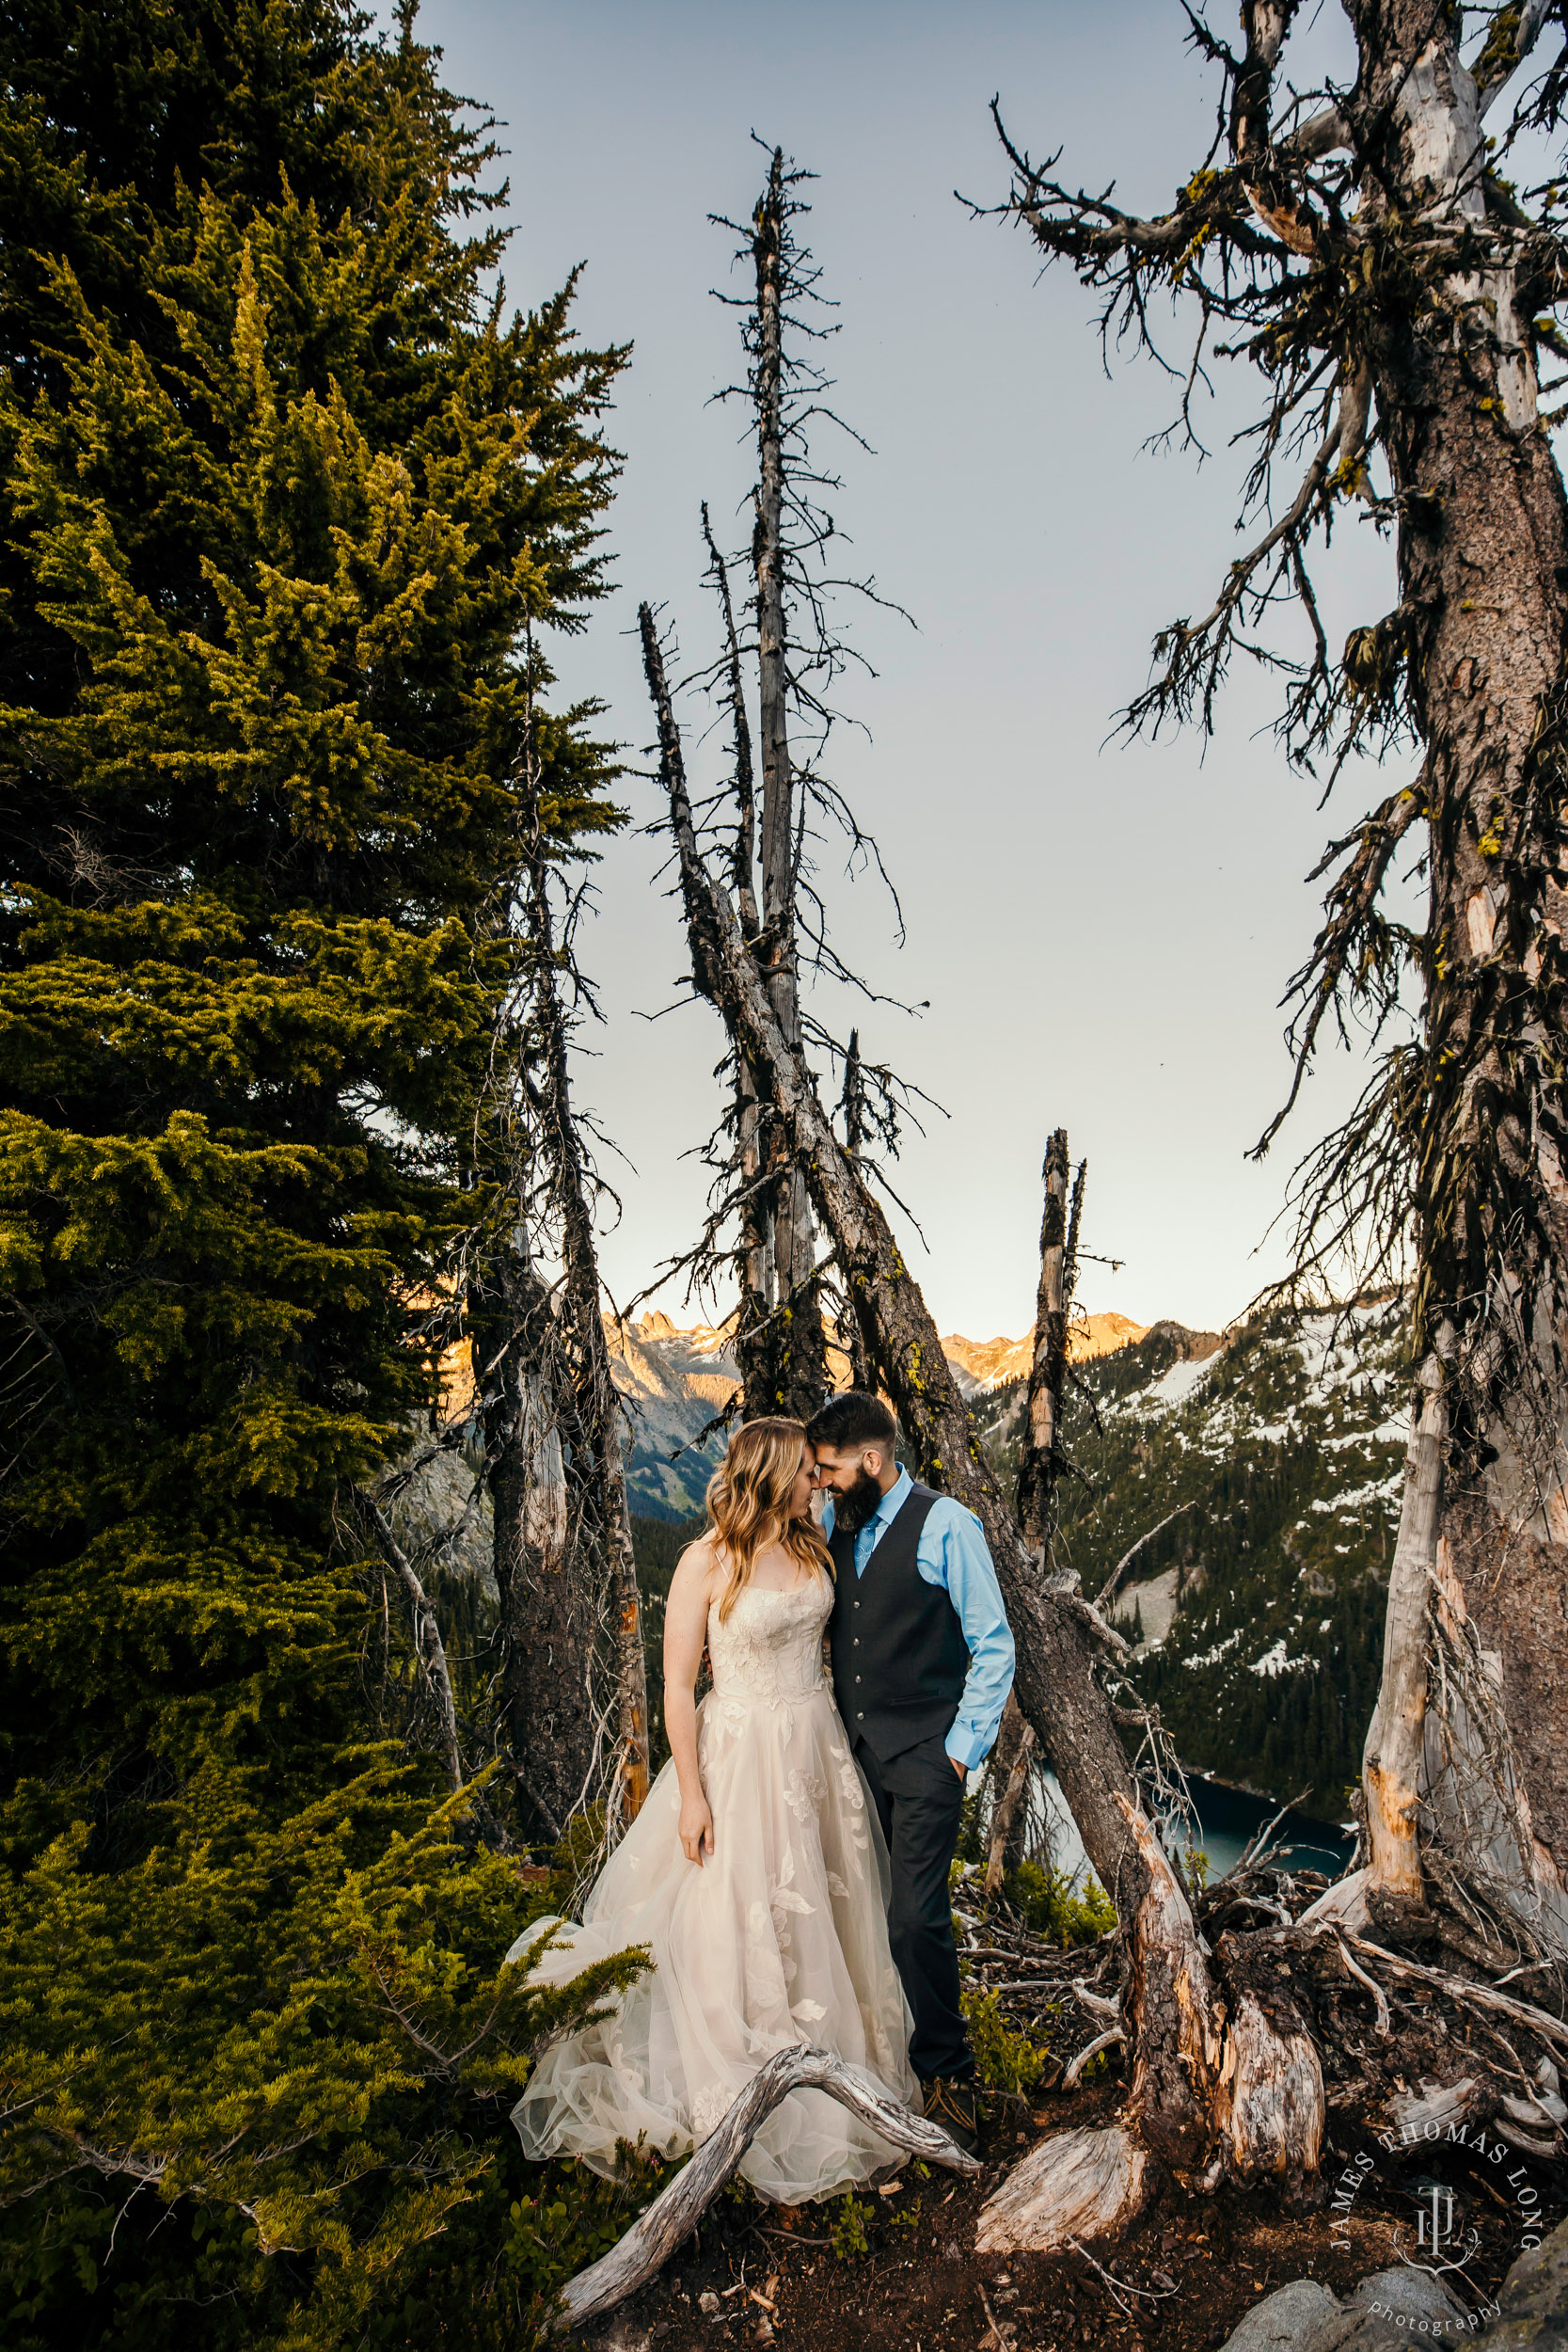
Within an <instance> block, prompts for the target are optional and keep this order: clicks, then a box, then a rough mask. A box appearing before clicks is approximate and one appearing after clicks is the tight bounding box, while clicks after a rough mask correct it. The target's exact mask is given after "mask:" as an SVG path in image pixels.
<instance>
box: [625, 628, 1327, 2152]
mask: <svg viewBox="0 0 1568 2352" xmlns="http://www.w3.org/2000/svg"><path fill="white" fill-rule="evenodd" d="M641 629H642V646H643V660H644V665H645V668H646V671H647V676H648V684H649V691H650V692H651V694H652V696H653V702H654V708H655V712H656V715H657V723H658V734H659V753H660V774H661V779H662V781H663V784H664V786H665V789H666V791H667V793H668V796H669V805H670V821H671V831H672V834H673V839H674V844H675V849H676V854H677V858H678V862H679V867H680V876H681V890H682V896H683V900H684V904H685V911H686V919H687V932H688V938H689V944H690V949H691V958H692V971H693V977H694V980H695V983H696V986H697V988H698V990H699V991H700V993H702V994H704V995H705V996H706V997H707V998H708V999H709V1001H710V1002H711V1003H712V1004H714V1005H715V1006H716V1007H717V1008H718V1009H719V1011H720V1012H721V1015H722V1017H723V1020H724V1022H725V1025H726V1026H727V1028H728V1029H729V1032H730V1035H731V1037H732V1039H733V1040H734V1041H735V1042H736V1044H738V1045H742V1046H743V1047H744V1050H745V1051H746V1052H747V1053H748V1054H749V1056H750V1057H751V1059H752V1066H753V1068H754V1069H756V1070H757V1072H758V1073H759V1076H760V1075H761V1074H762V1073H766V1074H767V1080H768V1089H769V1094H770V1099H771V1104H772V1109H773V1114H774V1116H775V1118H776V1119H777V1120H778V1121H779V1123H780V1125H781V1128H782V1129H783V1130H784V1133H785V1134H786V1135H787V1136H788V1137H789V1138H790V1141H791V1144H792V1147H793V1149H794V1151H795V1152H796V1153H797V1155H798V1156H799V1159H800V1163H801V1165H802V1166H803V1167H804V1168H805V1169H806V1170H807V1172H808V1176H809V1181H810V1184H811V1188H812V1197H813V1200H814V1202H815V1204H816V1210H817V1213H818V1215H819V1216H821V1218H822V1221H823V1224H824V1226H825V1227H826V1229H827V1231H828V1232H829V1234H830V1235H831V1237H832V1244H833V1248H834V1251H835V1254H836V1256H837V1259H838V1263H839V1266H840V1268H841V1269H842V1271H843V1274H844V1277H845V1279H846V1281H847V1283H848V1284H849V1286H850V1291H851V1295H852V1297H853V1299H854V1302H855V1310H856V1313H857V1315H858V1317H859V1320H860V1323H861V1327H862V1330H863V1333H864V1337H865V1343H866V1348H867V1352H868V1354H869V1355H870V1357H871V1359H872V1360H873V1361H874V1362H875V1363H876V1364H877V1365H878V1366H879V1369H880V1371H881V1373H882V1375H883V1377H884V1379H885V1381H886V1384H887V1389H888V1393H889V1395H890V1396H891V1398H892V1401H893V1405H894V1408H895V1412H896V1413H897V1416H898V1420H899V1422H900V1424H901V1426H902V1429H903V1431H904V1435H905V1437H906V1438H907V1440H908V1442H909V1444H910V1446H911V1451H912V1452H913V1454H914V1455H915V1457H916V1460H917V1463H918V1465H919V1468H920V1471H921V1475H922V1476H923V1477H924V1478H926V1479H927V1480H929V1481H930V1483H931V1484H932V1485H934V1486H938V1487H940V1488H942V1489H943V1490H944V1491H946V1492H947V1493H949V1494H952V1495H954V1496H956V1497H957V1498H958V1501H959V1502H963V1503H965V1504H966V1505H967V1506H968V1508H969V1509H970V1510H972V1511H973V1512H974V1515H975V1517H976V1518H978V1520H979V1521H980V1525H981V1528H982V1530H983V1531H984V1534H985V1537H986V1541H987V1544H988V1546H989V1548H990V1554H991V1557H992V1559H993V1561H994V1562H995V1564H996V1569H997V1575H998V1579H999V1581H1000V1583H1001V1586H1002V1592H1003V1597H1004V1598H1005V1600H1006V1607H1007V1613H1008V1617H1009V1619H1010V1621H1011V1624H1012V1628H1013V1633H1014V1637H1015V1641H1016V1644H1017V1649H1018V1676H1017V1683H1016V1686H1015V1687H1016V1688H1017V1690H1018V1692H1019V1698H1020V1703H1021V1706H1022V1711H1023V1715H1024V1718H1025V1720H1026V1721H1027V1722H1028V1723H1029V1724H1032V1726H1033V1728H1034V1731H1035V1736H1036V1738H1037V1740H1038V1741H1039V1744H1040V1747H1041V1749H1042V1751H1043V1753H1044V1755H1045V1756H1046V1758H1047V1760H1048V1761H1049V1762H1050V1764H1051V1766H1052V1768H1053V1771H1054V1772H1055V1774H1056V1777H1057V1780H1058V1782H1059V1783H1060V1785H1061V1788H1062V1792H1063V1795H1064V1796H1065V1798H1066V1800H1067V1803H1068V1804H1069V1807H1070V1809H1071V1811H1072V1815H1073V1818H1074V1820H1075V1821H1076V1822H1077V1824H1078V1828H1079V1832H1080V1835H1081V1836H1082V1837H1083V1840H1084V1846H1085V1851H1086V1853H1087V1854H1088V1857H1089V1860H1090V1862H1091V1864H1092V1865H1093V1867H1094V1868H1095V1870H1096V1872H1097V1873H1098V1875H1099V1877H1100V1880H1101V1884H1102V1885H1103V1886H1104V1887H1105V1889H1106V1892H1107V1893H1108V1894H1109V1896H1110V1897H1111V1899H1112V1901H1113V1902H1114V1903H1115V1904H1116V1906H1117V1913H1118V1915H1119V1916H1120V1917H1121V1919H1122V1920H1123V1922H1124V1923H1129V1924H1130V1928H1131V1942H1132V1949H1133V1954H1134V1973H1135V1976H1136V1978H1137V1982H1138V1994H1137V2002H1136V2022H1137V2025H1138V2027H1139V2043H1140V2047H1139V2065H1140V2069H1141V2073H1140V2076H1139V2082H1140V2086H1141V2105H1140V2110H1139V2120H1140V2128H1141V2129H1142V2132H1143V2135H1144V2137H1145V2139H1146V2141H1147V2143H1148V2146H1149V2147H1150V2149H1151V2150H1152V2151H1153V2153H1156V2154H1157V2155H1160V2156H1161V2157H1162V2158H1163V2159H1164V2160H1165V2161H1167V2162H1169V2163H1172V2164H1175V2165H1179V2166H1181V2167H1183V2168H1192V2167H1194V2166H1196V2165H1199V2164H1202V2163H1205V2162H1207V2161H1208V2159H1209V2156H1210V2153H1211V2151H1212V2144H1213V2139H1214V2134H1215V2130H1216V2119H1215V2112H1214V2107H1215V2088H1216V2086H1215V2078H1214V2069H1215V2066H1216V2065H1217V2063H1218V2058H1219V2056H1220V2047H1219V2042H1218V2036H1217V2031H1216V2030H1215V2028H1214V2026H1213V2025H1212V2002H1213V1995H1212V1988H1211V1986H1210V1983H1209V1979H1208V1975H1207V1972H1206V1968H1205V1964H1204V1960H1203V1955H1202V1948H1201V1946H1200V1943H1199V1940H1198V1935H1197V1930H1196V1923H1195V1921H1194V1919H1193V1915H1192V1912H1191V1909H1190V1907H1189V1906H1188V1904H1187V1900H1186V1898H1185V1896H1184V1894H1183V1893H1182V1892H1181V1889H1180V1884H1179V1883H1177V1881H1176V1879H1175V1875H1174V1873H1173V1872H1172V1870H1171V1868H1170V1866H1169V1864H1168V1863H1167V1862H1166V1861H1165V1860H1164V1854H1163V1851H1161V1848H1160V1843H1159V1839H1158V1836H1157V1835H1156V1833H1155V1830H1154V1828H1153V1826H1152V1825H1151V1823H1150V1822H1149V1821H1148V1818H1147V1816H1146V1815H1145V1813H1144V1811H1143V1808H1142V1803H1141V1799H1140V1796H1139V1791H1138V1785H1137V1781H1136V1778H1135V1775H1134V1774H1133V1772H1132V1766H1131V1764H1130V1762H1129V1760H1128V1757H1127V1754H1126V1751H1125V1749H1124V1748H1123V1746H1122V1744H1121V1740H1120V1739H1119V1737H1118V1734H1117V1726H1116V1722H1115V1719H1114V1716H1113V1714H1112V1710H1111V1706H1110V1701H1109V1699H1108V1698H1107V1696H1106V1693H1105V1692H1104V1691H1103V1690H1102V1688H1101V1685H1100V1683H1099V1682H1098V1681H1097V1680H1096V1678H1095V1675H1094V1670H1093V1658H1094V1651H1093V1647H1092V1645H1093V1644H1095V1643H1096V1642H1097V1641H1100V1640H1110V1641H1112V1642H1114V1640H1115V1637H1114V1636H1111V1635H1109V1634H1108V1631H1107V1629H1105V1628H1104V1627H1103V1626H1101V1623H1100V1621H1099V1619H1098V1618H1097V1617H1096V1616H1095V1614H1094V1613H1093V1611H1092V1610H1091V1609H1090V1608H1089V1607H1088V1606H1087V1604H1086V1603H1085V1602H1084V1601H1083V1600H1081V1599H1080V1598H1079V1597H1077V1595H1076V1594H1075V1593H1073V1592H1070V1591H1068V1590H1065V1589H1063V1588H1062V1584H1061V1581H1060V1580H1056V1581H1048V1580H1047V1578H1046V1576H1045V1575H1044V1573H1043V1571H1042V1567H1041V1564H1040V1563H1039V1561H1038V1559H1037V1556H1036V1554H1035V1553H1034V1552H1033V1551H1032V1550H1031V1549H1030V1548H1029V1547H1028V1546H1027V1545H1026V1544H1025V1543H1024V1541H1023V1539H1022V1534H1021V1533H1020V1530H1019V1527H1018V1524H1017V1522H1016V1520H1015V1519H1014V1518H1013V1516H1012V1514H1011V1512H1010V1511H1009V1510H1008V1509H1007V1506H1006V1502H1005V1501H1004V1499H1003V1496H1002V1493H1001V1490H1000V1488H999V1487H998V1486H997V1483H996V1480H995V1478H994V1477H993V1476H992V1474H991V1472H990V1469H989V1468H988V1467H987V1464H986V1462H985V1459H984V1457H983V1455H982V1454H981V1452H980V1449H979V1446H978V1444H977V1442H976V1440H975V1438H974V1431H973V1428H972V1426H971V1423H970V1419H969V1414H968V1411H967V1408H966V1407H965V1405H964V1403H963V1399H962V1398H961V1396H960V1395H959V1393H958V1388H957V1386H956V1384H955V1382H954V1379H953V1375H952V1373H951V1371H950V1369H949V1367H948V1364H947V1360H946V1358H945V1357H944V1355H943V1354H942V1343H941V1341H940V1339H939V1337H938V1334H937V1329H936V1326H935V1325H934V1324H933V1323H932V1321H931V1318H930V1315H929V1313H928V1312H927V1308H926V1303H925V1300H924V1299H923V1297H922V1296H921V1294H920V1290H919V1286H918V1284H917V1283H916V1282H915V1281H914V1279H913V1278H912V1276H911V1274H910V1272H909V1270H908V1268H907V1267H906V1265H905V1263H904V1260H903V1255H902V1252H901V1251H900V1250H899V1248H898V1246H897V1244H896V1242H895V1239H894V1237H893V1233H892V1232H891V1230H890V1228H889V1226H888V1223H887V1219H886V1217H885V1216H883V1214H882V1211H881V1209H880V1207H879V1204H878V1203H877V1201H876V1200H875V1199H874V1197H873V1196H872V1194H871V1193H870V1191H869V1190H868V1189H867V1187H866V1185H865V1184H864V1183H863V1180H862V1179H861V1177H860V1175H859V1173H858V1171H857V1170H856V1169H855V1168H854V1167H853V1166H852V1164H851V1163H850V1161H849V1159H848V1157H847V1153H846V1152H844V1150H843V1148H842V1147H841V1145H840V1144H839V1141H838V1138H837V1136H835V1135H834V1134H833V1131H832V1124H831V1122H830V1121H829V1120H828V1119H827V1117H826V1116H825V1114H824V1113H823V1111H822V1108H821V1106H820V1104H818V1102H817V1100H816V1091H815V1089H814V1088H813V1086H812V1083H811V1080H810V1077H809V1075H808V1073H807V1072H806V1070H805V1067H804V1064H803V1062H802V1061H801V1058H800V1055H799V1053H797V1052H796V1051H794V1050H793V1049H792V1048H791V1046H790V1045H789V1043H788V1041H786V1039H785V1038H784V1035H783V1033H782V1031H781V1030H780V1027H779V1024H778V1020H777V1017H776V1015H775V1012H774V1009H773V1006H772V1002H771V999H770V997H769V995H768V991H767V990H766V989H765V988H764V987H763V986H762V985H761V983H760V981H759V978H758V976H757V974H756V971H755V967H754V966H753V964H752V960H751V958H750V956H749V955H748V954H747V953H746V950H745V943H744V942H743V940H742V939H741V936H740V932H739V928H738V926H737V924H736V919H735V914H734V911H733V909H732V908H731V906H730V903H729V900H728V898H727V897H726V896H725V894H724V893H723V892H722V891H721V890H719V889H717V888H716V887H715V884H714V882H713V880H712V877H711V876H710V875H709V873H708V872H707V869H706V867H705V865H704V863H703V860H702V858H701V856H700V854H699V851H698V847H697V841H696V834H695V830H694V827H693V824H692V818H691V809H690V801H689V793H688V789H687V785H686V776H685V763H684V759H683V756H682V753H681V746H680V739H679V735H678V733H677V730H676V728H675V723H674V715H673V707H672V705H671V700H670V695H669V691H668V687H667V685H666V682H665V678H664V668H663V661H662V658H661V656H660V653H659V647H658V639H657V630H656V628H655V626H654V619H653V614H652V612H651V611H650V610H649V608H648V607H647V606H646V605H644V606H643V607H642V609H641ZM1319 2089H1320V2093H1321V2083H1320V2086H1319Z"/></svg>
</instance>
